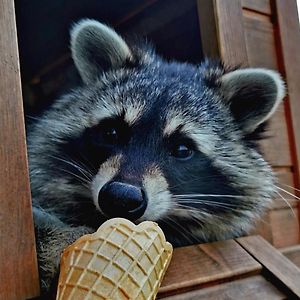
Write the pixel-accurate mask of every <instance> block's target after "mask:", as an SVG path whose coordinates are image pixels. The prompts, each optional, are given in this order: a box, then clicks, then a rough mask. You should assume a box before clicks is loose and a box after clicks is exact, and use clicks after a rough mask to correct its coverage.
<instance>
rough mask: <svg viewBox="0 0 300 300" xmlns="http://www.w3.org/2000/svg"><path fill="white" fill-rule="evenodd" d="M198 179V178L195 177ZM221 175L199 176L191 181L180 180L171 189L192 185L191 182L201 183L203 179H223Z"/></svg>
mask: <svg viewBox="0 0 300 300" xmlns="http://www.w3.org/2000/svg"><path fill="white" fill-rule="evenodd" d="M195 177H196V176H195ZM221 177H222V176H221V175H212V176H198V177H196V178H194V179H189V180H180V183H178V184H176V185H172V186H169V188H170V189H173V188H176V187H178V186H181V185H182V184H187V183H191V182H195V181H200V180H203V179H211V178H221Z"/></svg>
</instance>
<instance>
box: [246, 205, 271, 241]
mask: <svg viewBox="0 0 300 300" xmlns="http://www.w3.org/2000/svg"><path fill="white" fill-rule="evenodd" d="M272 229H273V228H272V226H271V223H270V214H269V211H268V212H266V213H265V215H264V216H263V217H261V218H260V219H259V220H258V221H257V223H256V225H255V227H254V228H253V230H251V232H250V235H260V236H262V237H263V238H264V239H265V240H267V241H268V242H269V243H270V244H272V245H273V232H272Z"/></svg>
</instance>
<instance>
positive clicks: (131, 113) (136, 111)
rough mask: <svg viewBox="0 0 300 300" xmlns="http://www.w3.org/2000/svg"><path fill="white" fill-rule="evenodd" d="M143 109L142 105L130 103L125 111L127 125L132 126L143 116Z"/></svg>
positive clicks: (143, 105)
mask: <svg viewBox="0 0 300 300" xmlns="http://www.w3.org/2000/svg"><path fill="white" fill-rule="evenodd" d="M144 108H145V104H144V103H139V102H137V103H132V104H131V105H130V106H129V107H127V108H126V111H125V121H126V122H127V123H128V124H129V125H133V124H134V123H135V122H136V121H137V120H138V119H139V118H140V117H141V115H142V114H143V111H144Z"/></svg>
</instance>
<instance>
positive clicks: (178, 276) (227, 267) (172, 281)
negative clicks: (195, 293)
mask: <svg viewBox="0 0 300 300" xmlns="http://www.w3.org/2000/svg"><path fill="white" fill-rule="evenodd" d="M260 270H261V266H260V264H259V263H257V262H256V261H255V260H254V259H253V258H252V257H251V256H250V255H249V254H248V253H247V252H246V251H245V250H244V249H243V248H242V247H240V246H239V245H238V244H237V243H236V242H235V241H234V240H228V241H222V242H215V243H210V244H200V245H196V246H189V247H182V248H177V249H175V250H174V254H173V258H172V261H171V263H170V266H169V268H168V270H167V273H166V276H165V278H164V280H163V282H162V285H161V287H160V290H159V293H160V295H164V296H166V295H169V294H174V293H178V292H180V291H183V290H184V291H187V290H191V289H194V288H196V287H200V286H201V287H203V286H205V285H209V284H212V283H213V282H217V281H221V280H229V279H232V278H236V277H239V276H245V274H252V273H254V274H257V273H259V272H260Z"/></svg>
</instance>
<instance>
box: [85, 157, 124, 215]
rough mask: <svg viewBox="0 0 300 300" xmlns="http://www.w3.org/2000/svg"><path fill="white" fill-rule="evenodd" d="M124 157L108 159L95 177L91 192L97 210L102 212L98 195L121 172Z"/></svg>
mask: <svg viewBox="0 0 300 300" xmlns="http://www.w3.org/2000/svg"><path fill="white" fill-rule="evenodd" d="M121 159H122V155H116V156H113V157H111V158H110V159H108V160H107V161H106V162H105V163H103V164H102V165H101V167H100V168H99V171H98V173H97V175H96V176H95V177H94V179H93V180H92V183H91V190H92V195H93V202H94V204H95V206H96V207H97V209H98V210H99V211H100V212H101V209H100V207H99V203H98V195H99V192H100V190H101V188H102V187H103V186H104V185H105V184H106V183H107V182H109V181H110V180H111V179H112V178H114V176H115V175H116V174H118V172H119V170H120V162H121Z"/></svg>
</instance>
